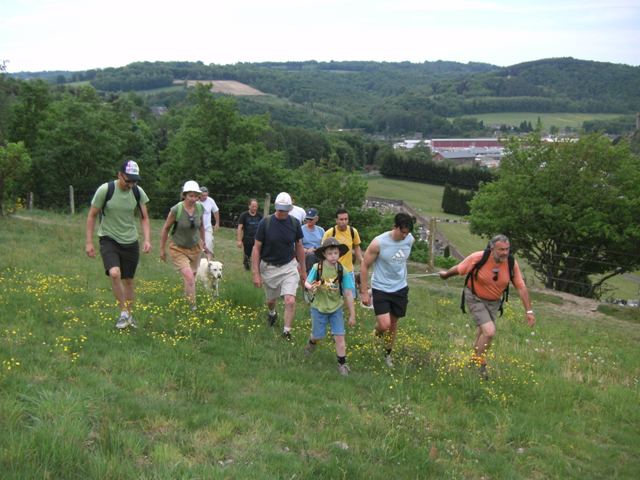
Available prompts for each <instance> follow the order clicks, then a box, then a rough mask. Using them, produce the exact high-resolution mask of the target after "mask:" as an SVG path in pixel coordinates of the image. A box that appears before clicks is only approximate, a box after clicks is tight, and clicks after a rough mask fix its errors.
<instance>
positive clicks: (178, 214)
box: [171, 202, 204, 235]
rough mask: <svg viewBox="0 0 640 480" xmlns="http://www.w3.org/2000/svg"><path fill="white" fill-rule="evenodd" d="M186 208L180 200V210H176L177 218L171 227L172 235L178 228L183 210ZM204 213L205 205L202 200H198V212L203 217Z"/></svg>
mask: <svg viewBox="0 0 640 480" xmlns="http://www.w3.org/2000/svg"><path fill="white" fill-rule="evenodd" d="M183 210H184V204H183V203H182V202H180V203H179V204H178V211H177V212H176V219H175V220H174V221H173V226H172V227H171V235H173V234H174V233H175V231H176V228H178V220H180V217H182V211H183ZM203 213H204V206H203V205H202V204H201V203H200V202H196V214H197V215H198V216H199V217H201V216H202V214H203Z"/></svg>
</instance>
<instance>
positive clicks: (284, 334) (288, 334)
mask: <svg viewBox="0 0 640 480" xmlns="http://www.w3.org/2000/svg"><path fill="white" fill-rule="evenodd" d="M282 338H283V339H284V340H286V341H287V342H290V341H291V340H292V338H291V332H282Z"/></svg>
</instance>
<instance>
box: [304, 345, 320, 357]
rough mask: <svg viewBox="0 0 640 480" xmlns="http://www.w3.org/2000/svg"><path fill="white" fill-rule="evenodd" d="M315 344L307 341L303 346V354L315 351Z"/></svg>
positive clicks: (307, 354)
mask: <svg viewBox="0 0 640 480" xmlns="http://www.w3.org/2000/svg"><path fill="white" fill-rule="evenodd" d="M317 346H318V344H317V343H310V342H307V344H306V345H305V346H304V354H305V355H306V356H309V355H311V354H312V353H313V352H315V351H316V347H317Z"/></svg>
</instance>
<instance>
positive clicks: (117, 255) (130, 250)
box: [100, 237, 140, 279]
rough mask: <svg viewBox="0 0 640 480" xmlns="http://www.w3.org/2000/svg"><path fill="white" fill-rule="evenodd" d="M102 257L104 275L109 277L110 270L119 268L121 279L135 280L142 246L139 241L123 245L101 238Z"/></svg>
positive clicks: (110, 239) (108, 238)
mask: <svg viewBox="0 0 640 480" xmlns="http://www.w3.org/2000/svg"><path fill="white" fill-rule="evenodd" d="M100 256H101V257H102V264H103V265H104V273H106V274H107V275H109V270H111V269H112V268H113V267H119V268H120V278H125V279H126V278H133V277H134V276H135V274H136V268H137V267H138V261H139V260H140V245H139V244H138V242H137V241H136V242H135V243H129V244H126V245H122V244H120V243H118V242H116V241H115V240H114V239H112V238H110V237H100Z"/></svg>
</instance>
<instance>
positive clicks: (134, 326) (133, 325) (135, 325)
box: [129, 315, 138, 328]
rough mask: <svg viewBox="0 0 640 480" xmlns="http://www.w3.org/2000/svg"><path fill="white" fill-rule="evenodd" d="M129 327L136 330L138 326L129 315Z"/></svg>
mask: <svg viewBox="0 0 640 480" xmlns="http://www.w3.org/2000/svg"><path fill="white" fill-rule="evenodd" d="M129 325H130V326H131V327H132V328H138V324H137V323H136V321H135V320H134V318H133V315H130V316H129Z"/></svg>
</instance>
